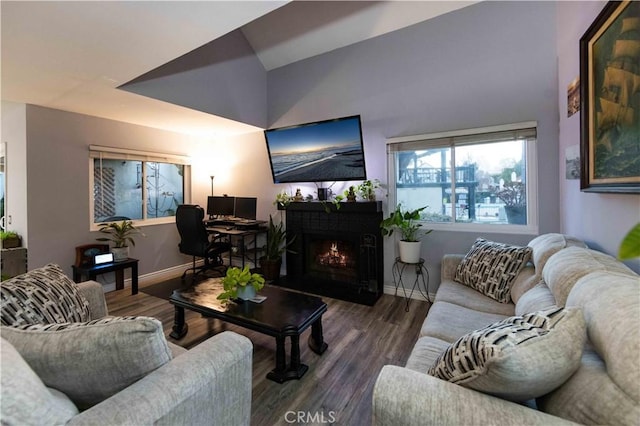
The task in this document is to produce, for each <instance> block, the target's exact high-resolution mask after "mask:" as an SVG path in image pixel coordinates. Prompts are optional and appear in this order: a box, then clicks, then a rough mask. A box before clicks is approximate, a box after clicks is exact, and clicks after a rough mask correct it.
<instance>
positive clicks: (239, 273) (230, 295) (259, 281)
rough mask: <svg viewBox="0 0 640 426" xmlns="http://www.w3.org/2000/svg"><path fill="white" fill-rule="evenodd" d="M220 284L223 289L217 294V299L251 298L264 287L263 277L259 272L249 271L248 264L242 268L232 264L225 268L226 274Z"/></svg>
mask: <svg viewBox="0 0 640 426" xmlns="http://www.w3.org/2000/svg"><path fill="white" fill-rule="evenodd" d="M222 286H223V288H224V291H223V292H222V293H220V295H219V296H218V299H219V300H230V299H241V300H251V299H253V298H254V297H256V294H257V292H258V291H260V290H262V288H263V287H264V278H263V277H262V275H260V274H256V273H251V270H250V269H249V265H246V266H245V267H244V268H243V269H240V268H237V267H235V266H234V267H233V268H229V269H227V274H226V275H225V277H224V278H222Z"/></svg>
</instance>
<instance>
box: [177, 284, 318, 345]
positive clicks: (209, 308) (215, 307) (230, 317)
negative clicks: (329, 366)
mask: <svg viewBox="0 0 640 426" xmlns="http://www.w3.org/2000/svg"><path fill="white" fill-rule="evenodd" d="M222 291H223V288H222V282H221V278H211V279H208V280H205V281H202V282H200V283H198V284H195V285H194V286H193V287H191V288H188V289H178V290H174V292H173V294H172V295H171V297H170V298H169V301H170V302H171V303H173V304H174V305H177V306H181V307H183V308H186V309H190V310H194V311H196V312H200V313H202V314H203V315H207V316H211V317H214V318H219V319H222V320H225V321H229V322H231V323H234V324H237V325H240V326H243V327H246V328H250V329H253V330H257V331H259V332H261V333H265V334H271V335H281V334H300V333H301V332H302V331H303V330H305V329H306V328H307V327H309V326H310V325H311V324H312V323H313V322H315V321H316V320H317V319H318V318H319V317H321V316H322V314H323V313H324V312H326V310H327V304H326V303H324V302H323V301H322V299H320V298H319V297H316V296H310V295H306V294H302V293H296V292H293V291H288V290H284V289H281V288H279V287H275V286H271V285H265V287H264V288H263V289H262V290H260V291H259V295H260V296H266V297H267V299H266V300H265V301H263V302H262V303H255V302H250V301H237V302H236V301H229V302H223V301H220V300H218V299H217V297H218V295H219V294H220V293H222Z"/></svg>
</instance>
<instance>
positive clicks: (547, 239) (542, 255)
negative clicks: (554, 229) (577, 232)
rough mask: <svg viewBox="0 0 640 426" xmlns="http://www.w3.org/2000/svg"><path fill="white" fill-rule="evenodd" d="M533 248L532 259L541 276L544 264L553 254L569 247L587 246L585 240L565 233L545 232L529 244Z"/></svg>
mask: <svg viewBox="0 0 640 426" xmlns="http://www.w3.org/2000/svg"><path fill="white" fill-rule="evenodd" d="M527 245H528V246H529V247H531V249H532V250H533V251H532V253H531V261H532V262H533V265H534V266H535V268H536V270H537V271H538V274H539V278H540V277H541V276H542V270H543V269H544V265H546V263H547V261H548V260H549V258H550V257H551V256H553V255H554V254H556V253H557V252H559V251H560V250H562V249H565V248H567V247H582V248H587V245H586V244H585V243H584V241H582V240H579V239H577V238H574V237H571V236H569V235H564V234H555V233H550V234H543V235H539V236H537V237H536V238H534V239H533V240H531V241H529V244H527Z"/></svg>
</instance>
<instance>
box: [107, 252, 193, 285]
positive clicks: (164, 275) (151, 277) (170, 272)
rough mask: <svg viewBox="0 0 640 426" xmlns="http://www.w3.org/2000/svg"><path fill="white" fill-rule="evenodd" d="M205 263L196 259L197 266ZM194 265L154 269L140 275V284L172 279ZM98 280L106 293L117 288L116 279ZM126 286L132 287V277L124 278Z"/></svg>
mask: <svg viewBox="0 0 640 426" xmlns="http://www.w3.org/2000/svg"><path fill="white" fill-rule="evenodd" d="M203 263H204V262H203V261H202V260H200V261H196V266H200V265H202V264H203ZM192 266H193V263H192V262H189V263H185V264H182V265H176V266H172V267H170V268H166V269H162V270H160V271H153V272H149V273H148V274H143V275H138V286H143V285H145V284H150V283H156V282H160V281H165V280H170V279H171V278H176V277H179V276H180V275H182V273H183V272H184V271H185V270H186V269H189V268H191V267H192ZM106 276H109V275H106ZM100 277H102V275H101V276H99V277H98V278H100ZM97 281H98V282H100V283H101V284H102V288H103V290H104V292H105V293H107V292H109V291H115V289H116V282H115V280H114V281H109V282H102V281H99V280H97ZM124 287H125V288H131V278H126V279H125V280H124Z"/></svg>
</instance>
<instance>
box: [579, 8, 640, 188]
mask: <svg viewBox="0 0 640 426" xmlns="http://www.w3.org/2000/svg"><path fill="white" fill-rule="evenodd" d="M639 34H640V2H632V1H622V2H619V1H611V2H609V3H607V4H606V6H605V7H604V9H603V10H602V12H601V13H600V14H599V15H598V17H597V18H596V20H595V21H594V22H593V24H592V25H591V26H590V27H589V29H588V30H587V31H586V32H585V34H584V35H583V36H582V38H581V39H580V82H581V86H580V104H581V105H580V148H581V149H580V151H581V156H580V157H581V163H582V164H581V166H582V167H581V172H580V189H581V190H582V191H588V192H621V193H624V192H626V193H640V118H639V116H640V83H639V82H640V36H639Z"/></svg>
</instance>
